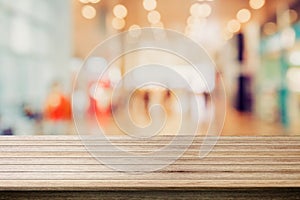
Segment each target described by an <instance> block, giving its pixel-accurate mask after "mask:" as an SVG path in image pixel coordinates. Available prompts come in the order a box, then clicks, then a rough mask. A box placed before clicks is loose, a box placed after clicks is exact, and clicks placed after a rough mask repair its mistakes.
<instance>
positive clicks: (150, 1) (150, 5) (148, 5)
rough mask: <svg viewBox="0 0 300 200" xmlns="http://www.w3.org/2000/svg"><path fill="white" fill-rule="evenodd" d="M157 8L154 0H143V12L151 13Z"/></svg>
mask: <svg viewBox="0 0 300 200" xmlns="http://www.w3.org/2000/svg"><path fill="white" fill-rule="evenodd" d="M156 6H157V2H156V0H144V1H143V7H144V9H145V10H148V11H151V10H155V9H156Z"/></svg>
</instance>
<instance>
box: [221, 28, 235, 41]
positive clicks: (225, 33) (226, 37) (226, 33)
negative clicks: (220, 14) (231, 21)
mask: <svg viewBox="0 0 300 200" xmlns="http://www.w3.org/2000/svg"><path fill="white" fill-rule="evenodd" d="M232 37H233V33H231V32H229V31H227V30H225V31H224V33H223V38H224V40H230V39H231V38H232Z"/></svg>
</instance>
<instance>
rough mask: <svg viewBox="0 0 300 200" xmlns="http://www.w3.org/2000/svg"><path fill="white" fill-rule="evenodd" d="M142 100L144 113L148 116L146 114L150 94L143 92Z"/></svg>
mask: <svg viewBox="0 0 300 200" xmlns="http://www.w3.org/2000/svg"><path fill="white" fill-rule="evenodd" d="M143 100H144V109H145V112H146V113H147V114H148V112H149V102H150V93H149V91H148V90H146V91H145V93H144V96H143Z"/></svg>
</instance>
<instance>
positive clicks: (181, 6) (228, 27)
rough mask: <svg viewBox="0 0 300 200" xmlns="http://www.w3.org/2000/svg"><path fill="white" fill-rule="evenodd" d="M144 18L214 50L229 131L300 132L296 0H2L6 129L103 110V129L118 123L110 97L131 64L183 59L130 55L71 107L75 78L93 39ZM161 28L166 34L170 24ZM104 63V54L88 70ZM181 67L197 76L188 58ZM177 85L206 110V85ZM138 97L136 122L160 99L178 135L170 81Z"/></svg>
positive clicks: (45, 128) (299, 13)
mask: <svg viewBox="0 0 300 200" xmlns="http://www.w3.org/2000/svg"><path fill="white" fill-rule="evenodd" d="M143 27H158V28H165V29H171V30H175V31H178V32H180V33H182V34H184V35H186V36H187V37H189V38H191V39H192V40H194V41H195V42H197V43H199V44H201V45H202V46H203V47H204V48H205V49H206V50H207V52H208V54H209V55H210V56H211V58H212V59H213V60H214V62H215V63H216V66H217V69H218V72H217V73H216V75H215V77H212V79H214V80H215V81H216V82H218V81H220V77H222V79H223V81H224V86H225V92H226V96H227V102H226V109H227V114H226V119H225V124H224V128H223V131H222V134H223V135H241V136H242V135H297V134H298V135H299V134H300V1H299V0H226V1H225V0H198V1H197V0H184V1H183V0H14V1H12V0H0V134H1V135H38V134H76V131H75V126H74V122H73V120H72V114H73V112H81V113H84V115H83V119H87V118H88V117H89V115H91V114H96V115H97V117H98V118H99V121H100V123H102V126H103V127H104V128H105V129H107V130H111V133H112V134H117V133H119V132H121V131H120V130H118V129H117V127H116V124H114V122H113V119H112V114H111V113H112V110H113V109H115V110H118V109H119V110H120V106H119V105H118V104H117V103H116V104H115V105H113V104H112V103H111V101H110V99H111V93H112V89H113V86H114V85H115V84H116V83H117V82H118V81H119V80H120V79H121V78H122V76H123V75H124V74H125V73H126V72H127V71H128V70H129V69H130V66H132V65H137V64H139V63H144V62H145V60H148V61H149V60H155V58H156V59H157V58H161V57H168V59H167V60H168V61H170V62H171V63H173V61H174V60H176V58H173V57H172V56H170V55H164V53H163V52H148V53H147V55H146V56H145V55H141V54H139V55H128V56H129V57H130V58H127V59H125V60H127V61H128V60H129V61H130V62H124V60H123V61H120V62H119V61H116V62H115V63H114V67H112V68H111V69H110V70H109V71H108V73H107V75H106V76H105V79H104V80H100V81H98V82H97V81H95V80H96V79H95V78H93V77H92V76H90V77H89V78H90V79H89V80H88V89H87V90H86V91H80V90H78V91H77V90H76V88H75V93H74V95H75V96H76V99H77V100H78V102H76V105H78V107H76V106H75V107H73V108H72V106H71V95H72V92H73V85H74V84H73V83H74V80H75V78H76V74H77V73H78V71H79V69H80V67H81V66H82V64H83V62H84V59H85V58H86V57H87V56H88V55H89V52H90V51H91V50H92V49H93V48H94V47H95V46H96V45H98V44H99V43H100V42H102V41H104V40H105V39H106V38H108V37H110V36H112V35H113V34H115V33H119V32H123V31H128V30H129V31H133V30H134V31H133V32H132V33H133V34H132V37H133V38H135V39H137V40H138V36H139V28H143ZM156 37H157V39H158V40H165V39H167V35H164V33H163V32H157V35H156ZM112 48H115V49H117V48H121V44H116V45H115V46H114V47H112ZM113 50H114V49H112V50H111V49H108V50H107V54H109V53H110V51H113ZM105 63H106V60H105V59H104V58H98V60H97V61H96V64H95V66H92V67H91V74H93V67H97V66H100V65H105ZM174 63H175V62H174ZM174 68H177V71H178V72H179V73H182V74H184V76H186V77H189V79H190V80H193V71H191V70H188V68H185V65H184V64H182V63H181V64H180V65H176V66H175V65H174ZM96 86H97V87H98V88H100V90H99V91H98V92H96V93H95V95H94V94H93V92H91V91H92V90H93V88H95V87H96ZM196 88H197V86H196ZM176 90H179V91H180V94H181V95H182V96H183V97H186V105H187V106H186V108H183V109H184V112H186V115H188V116H190V117H191V118H192V117H193V107H192V105H190V104H189V96H190V95H191V93H195V94H192V95H197V98H198V102H199V104H200V105H201V106H202V107H201V106H200V109H203V113H206V112H205V109H206V107H207V106H209V103H210V97H209V92H207V91H205V90H201V89H198V90H197V89H196V90H194V91H187V90H186V89H185V88H179V89H178V88H177V89H176ZM133 96H134V97H133V100H132V103H131V107H132V108H131V110H132V112H133V114H132V118H133V120H135V122H136V123H137V124H145V122H148V120H149V119H148V118H147V116H148V108H149V107H150V106H151V104H154V103H160V104H162V105H163V106H164V107H165V110H166V112H167V114H168V116H169V117H170V119H171V121H170V122H169V123H167V124H166V126H167V127H166V128H165V130H164V132H165V133H166V134H172V131H173V128H174V127H176V126H177V125H178V123H177V121H178V115H179V113H178V112H177V110H178V109H177V107H176V103H174V102H176V98H175V97H174V95H173V93H172V92H171V91H170V90H167V89H165V88H160V87H145V88H141V89H140V90H138V91H136V92H135V94H134V95H133ZM207 118H209V116H205V114H204V116H201V119H203V121H205V120H207ZM146 124H147V123H146ZM86 126H87V131H88V130H93V129H92V127H93V125H92V124H89V123H87V124H86ZM200 132H201V131H200Z"/></svg>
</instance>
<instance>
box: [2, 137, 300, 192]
mask: <svg viewBox="0 0 300 200" xmlns="http://www.w3.org/2000/svg"><path fill="white" fill-rule="evenodd" d="M187 137H188V136H181V139H182V141H185V140H187ZM171 139H172V136H158V137H156V138H154V139H151V140H144V141H138V140H136V141H129V140H128V139H126V138H122V137H120V136H114V137H111V138H110V140H111V141H112V143H113V144H115V145H118V147H120V148H123V149H126V150H130V151H133V152H137V153H147V152H148V151H153V150H156V149H160V148H162V147H164V146H165V145H168V144H169V141H170V140H171ZM203 139H204V138H203V137H198V136H197V137H195V138H194V141H193V144H192V145H191V146H190V148H189V149H188V150H187V151H186V152H185V153H184V154H183V155H182V156H181V157H180V158H178V160H176V161H175V162H174V163H173V164H171V165H169V166H167V167H165V168H163V169H161V170H159V171H154V172H149V173H124V172H118V171H115V170H113V169H112V167H111V166H114V165H118V164H123V165H129V166H130V165H139V164H143V162H146V161H147V159H148V158H146V157H143V156H141V157H140V158H139V160H140V162H137V163H131V159H130V158H126V157H121V156H120V155H119V154H118V153H117V152H114V151H108V150H107V148H106V147H105V143H104V142H103V141H102V140H101V139H97V140H91V142H90V143H89V144H91V145H93V146H94V147H95V149H97V151H96V153H97V155H100V154H101V153H103V157H105V158H109V159H107V160H108V161H110V166H106V165H103V164H101V163H100V162H99V161H98V160H97V159H95V158H94V157H93V156H92V155H91V154H90V153H89V152H87V150H86V148H85V146H84V145H83V143H82V142H81V140H80V139H79V138H78V137H77V136H23V137H22V136H4V137H0V190H2V191H8V190H10V191H11V190H12V191H15V190H52V191H60V190H73V191H75V190H76V191H77V190H83V191H84V190H88V191H93V190H97V191H99V190H101V191H115V190H145V189H146V190H148V189H151V190H157V189H160V190H169V189H171V190H174V189H177V190H178V189H180V190H201V189H205V188H206V189H208V188H274V187H276V188H278V187H281V188H287V187H293V188H298V187H300V137H221V138H220V139H219V140H218V143H217V144H216V146H215V148H214V149H213V151H212V152H210V154H209V155H208V156H207V157H206V158H203V159H200V158H199V156H198V155H199V149H200V146H201V144H202V142H203ZM183 144H184V142H183ZM179 147H180V144H178V146H176V145H174V146H172V148H171V150H169V151H164V150H162V154H161V156H160V157H155V158H153V160H152V161H151V164H153V165H159V164H161V163H162V162H163V161H165V160H166V159H172V156H173V153H174V152H173V151H177V150H178V148H179ZM101 155H102V154H101ZM110 159H111V160H110ZM91 194H93V193H91ZM6 195H9V194H6Z"/></svg>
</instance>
